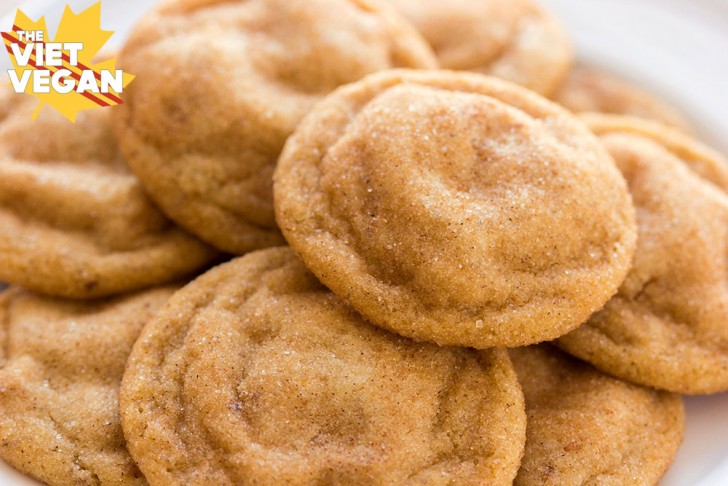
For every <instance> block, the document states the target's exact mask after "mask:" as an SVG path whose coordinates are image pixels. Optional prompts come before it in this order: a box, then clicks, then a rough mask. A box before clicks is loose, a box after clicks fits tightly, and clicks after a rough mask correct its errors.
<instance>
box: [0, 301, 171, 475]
mask: <svg viewBox="0 0 728 486" xmlns="http://www.w3.org/2000/svg"><path fill="white" fill-rule="evenodd" d="M173 292H174V288H172V287H163V288H157V289H152V290H146V291H143V292H139V293H136V294H131V295H127V296H124V297H117V298H114V299H105V300H95V301H93V302H78V301H68V300H63V299H58V298H49V297H41V296H38V295H35V294H32V293H30V292H27V291H24V290H20V289H18V288H10V289H8V290H6V291H4V292H3V293H2V294H0V323H2V324H1V325H0V338H1V339H2V347H1V348H0V349H2V356H0V358H1V363H2V366H1V367H0V456H1V457H2V458H3V459H4V460H5V461H6V462H7V463H8V464H10V465H11V466H13V467H14V468H16V469H18V470H20V471H22V472H23V473H25V474H28V475H30V476H33V477H34V478H36V479H39V480H41V481H43V482H44V483H46V484H50V485H64V486H65V485H69V486H70V485H79V484H84V485H86V484H88V485H91V484H117V485H136V486H143V485H145V484H147V482H146V481H145V479H144V476H142V474H141V472H140V471H139V469H138V468H137V466H136V464H135V463H134V461H132V459H131V457H130V456H129V453H128V452H127V451H126V447H125V441H124V436H123V433H122V430H121V423H120V419H119V399H118V395H119V385H120V383H121V376H122V373H123V371H124V365H125V363H126V359H127V357H128V356H129V353H130V351H131V347H132V345H133V344H134V341H135V340H136V338H137V337H138V336H139V333H140V332H141V329H142V326H144V324H145V323H146V322H147V321H148V320H149V319H150V318H151V317H152V315H153V314H154V313H155V312H156V311H157V310H158V309H159V308H160V307H161V306H162V304H164V302H165V301H166V300H167V299H168V298H169V296H170V295H172V293H173Z"/></svg>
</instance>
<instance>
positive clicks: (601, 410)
mask: <svg viewBox="0 0 728 486" xmlns="http://www.w3.org/2000/svg"><path fill="white" fill-rule="evenodd" d="M509 354H510V356H511V359H512V360H513V365H514V367H515V368H516V372H517V373H518V379H519V381H520V383H521V387H522V388H523V393H524V395H525V397H526V413H527V414H528V431H527V439H526V452H525V453H524V456H523V461H522V463H521V469H520V470H519V471H518V477H517V478H516V480H515V483H514V484H516V485H517V486H526V485H539V486H541V485H549V486H564V485H581V484H603V485H621V484H645V485H647V484H657V483H658V481H659V479H660V478H661V477H662V476H663V475H664V474H665V472H666V471H667V469H668V467H669V466H670V464H672V462H673V460H674V458H675V454H676V453H677V449H678V447H679V446H680V443H681V442H682V438H683V432H684V430H685V410H684V407H683V402H682V398H681V397H680V396H679V395H675V394H673V393H668V392H664V391H656V390H653V389H650V388H645V387H641V386H638V385H633V384H631V383H627V382H624V381H621V380H618V379H616V378H613V377H611V376H609V375H605V374H604V373H601V372H600V371H598V370H596V369H594V368H593V367H591V366H590V365H588V364H587V363H584V362H581V361H578V360H576V359H574V358H572V357H570V356H568V355H566V354H564V353H562V352H561V351H559V350H558V349H556V348H555V347H553V346H550V345H540V346H531V347H527V348H518V349H511V350H509Z"/></svg>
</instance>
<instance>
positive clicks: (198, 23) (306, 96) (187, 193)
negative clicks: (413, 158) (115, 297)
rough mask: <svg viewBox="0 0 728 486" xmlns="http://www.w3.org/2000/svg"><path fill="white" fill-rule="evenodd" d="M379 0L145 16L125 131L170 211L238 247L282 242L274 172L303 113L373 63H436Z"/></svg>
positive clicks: (279, 0)
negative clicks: (274, 196) (274, 198)
mask: <svg viewBox="0 0 728 486" xmlns="http://www.w3.org/2000/svg"><path fill="white" fill-rule="evenodd" d="M377 1H378V0H246V1H242V0H237V1H224V0H184V1H183V0H177V1H168V2H165V3H163V4H162V5H161V6H160V7H159V8H158V9H157V10H156V11H153V12H151V13H150V14H148V15H146V16H145V17H144V18H143V19H142V20H141V22H140V23H139V24H138V25H137V27H136V29H135V30H134V31H133V32H132V34H131V35H130V37H129V39H128V41H127V43H126V45H125V46H124V49H123V52H122V54H121V57H120V63H121V64H122V65H123V66H124V69H125V70H127V71H129V72H131V73H134V74H135V75H136V79H135V80H134V82H133V83H132V84H131V85H130V86H129V88H127V90H126V92H125V93H124V101H125V105H124V107H122V108H121V109H120V111H119V113H118V114H119V116H118V118H117V124H116V125H117V133H118V138H119V143H120V145H121V148H122V150H123V152H124V153H125V155H126V156H127V158H128V159H129V164H130V165H131V167H132V169H133V170H134V172H135V173H136V174H137V175H138V176H139V177H140V179H141V180H142V182H143V183H144V185H145V187H146V188H147V190H148V191H149V193H150V194H151V196H152V197H153V198H154V199H155V201H157V203H158V204H159V205H160V206H161V207H162V209H163V210H164V211H165V212H166V213H167V214H168V215H169V216H170V217H171V218H172V219H174V220H175V221H177V222H178V223H179V224H180V225H182V226H184V227H185V228H187V229H188V230H190V231H192V232H193V233H195V234H197V235H199V236H200V237H201V238H202V239H204V240H206V241H208V242H209V243H210V244H212V245H214V246H216V247H217V248H219V249H221V250H224V251H227V252H229V253H237V254H239V253H244V252H247V251H250V250H254V249H257V248H263V247H267V246H273V245H277V244H280V243H282V242H283V239H282V237H281V235H280V232H279V231H278V229H277V227H276V224H275V220H274V216H273V201H272V174H273V169H274V166H275V162H276V159H277V158H278V155H279V154H280V151H281V148H282V147H283V144H284V142H285V140H286V138H287V137H288V136H289V135H290V133H291V132H292V131H293V129H294V128H295V127H296V125H297V124H298V122H299V120H300V119H301V117H303V115H304V114H305V113H306V112H307V111H308V110H309V109H310V108H311V107H312V106H313V104H314V103H316V102H317V101H318V100H319V99H320V98H322V97H323V96H324V95H326V94H327V93H328V92H330V91H332V90H333V89H334V88H336V87H338V86H339V85H342V84H346V83H348V82H351V81H355V80H357V79H359V78H361V77H362V76H364V75H366V74H369V73H371V72H374V71H379V70H382V69H388V68H393V67H413V68H433V67H435V66H436V60H435V58H434V55H433V54H432V52H431V50H430V49H429V47H428V46H427V43H426V42H425V41H424V39H422V38H421V36H420V35H419V34H418V33H417V32H416V31H415V29H414V28H413V27H412V26H410V25H409V24H408V23H407V22H406V21H405V20H404V19H403V18H401V17H400V16H399V15H398V14H397V13H396V12H395V11H394V9H392V8H391V7H389V6H388V5H382V4H380V3H376V2H377Z"/></svg>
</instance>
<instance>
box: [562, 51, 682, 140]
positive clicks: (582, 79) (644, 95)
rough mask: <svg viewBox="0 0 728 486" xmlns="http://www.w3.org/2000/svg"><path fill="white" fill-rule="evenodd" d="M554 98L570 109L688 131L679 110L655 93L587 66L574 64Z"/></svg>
mask: <svg viewBox="0 0 728 486" xmlns="http://www.w3.org/2000/svg"><path fill="white" fill-rule="evenodd" d="M554 100H555V101H556V102H557V103H559V104H561V105H562V106H564V107H565V108H568V109H569V110H571V111H574V112H577V113H582V112H598V113H606V114H613V115H630V116H637V117H640V118H646V119H649V120H654V121H657V122H661V123H662V124H666V125H670V126H674V127H676V128H679V129H680V130H682V131H684V132H686V133H689V132H692V129H691V128H690V124H689V123H688V122H687V121H686V120H685V118H684V117H683V116H682V114H681V113H680V111H679V110H678V109H677V108H675V107H673V106H671V105H670V104H669V103H668V102H667V101H665V100H662V99H660V98H659V97H657V96H655V95H654V94H652V93H649V92H648V91H646V90H644V89H642V88H640V87H638V86H633V85H632V84H630V83H629V82H627V81H625V80H622V79H619V78H618V77H616V76H613V75H611V74H608V73H606V72H603V71H600V70H598V69H594V68H591V67H587V66H583V65H580V66H575V67H574V68H573V69H572V70H571V71H570V72H569V75H568V76H567V77H566V80H565V81H564V83H563V84H562V85H561V87H560V88H559V90H558V91H557V92H556V94H555V95H554Z"/></svg>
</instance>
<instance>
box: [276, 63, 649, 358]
mask: <svg viewBox="0 0 728 486" xmlns="http://www.w3.org/2000/svg"><path fill="white" fill-rule="evenodd" d="M274 191H275V202H276V212H277V217H278V223H279V224H280V226H281V229H282V230H283V233H284V235H285V237H286V239H287V240H288V242H289V243H290V245H291V246H292V247H293V248H294V249H295V250H296V251H297V252H298V253H299V255H300V256H301V257H302V259H303V261H304V262H305V263H306V265H307V266H308V267H309V268H310V269H311V270H312V271H313V273H314V274H316V276H317V277H318V278H319V279H320V280H321V281H322V282H323V283H324V284H325V285H326V286H327V287H329V288H330V289H331V290H332V291H334V292H335V293H337V294H338V295H339V296H340V297H342V298H344V299H345V300H346V301H347V302H349V303H350V304H351V305H352V306H353V307H355V308H356V309H357V310H358V311H359V312H361V313H362V314H363V315H364V316H365V317H366V318H367V319H369V320H370V321H371V322H373V323H375V324H377V325H380V326H382V327H385V328H387V329H390V330H393V331H395V332H397V333H399V334H402V335H404V336H408V337H412V338H415V339H418V340H424V341H433V342H436V343H438V344H442V345H463V346H471V347H476V348H487V347H491V346H509V347H512V346H518V345H525V344H530V343H535V342H540V341H544V340H549V339H553V338H556V337H557V336H560V335H563V334H565V333H566V332H568V331H570V330H572V329H574V328H575V327H576V326H578V325H579V324H581V323H583V322H584V321H586V320H587V319H588V317H589V316H590V315H591V314H592V313H593V312H594V311H596V310H599V309H601V307H602V306H603V305H604V303H606V302H607V300H609V298H610V297H611V296H612V295H613V294H614V293H615V292H616V290H617V288H618V287H619V285H620V284H621V283H622V280H623V279H624V276H625V275H626V274H627V271H628V269H629V266H630V262H631V259H632V253H633V251H634V247H635V238H636V229H635V223H634V208H633V207H632V203H631V200H630V197H629V194H628V192H627V188H626V184H625V182H624V180H623V178H622V177H621V175H620V174H619V171H618V170H617V168H616V167H615V166H614V163H613V161H612V160H611V159H610V157H609V155H608V154H607V153H606V151H605V150H604V148H603V147H602V146H601V144H599V142H598V140H597V139H596V138H595V137H594V136H593V135H592V134H591V133H590V132H589V130H588V129H587V128H586V127H585V126H584V125H583V124H582V123H580V122H579V121H578V120H576V119H575V118H574V117H573V116H572V115H571V114H569V113H568V112H566V111H565V110H563V109H562V108H560V107H558V106H557V105H555V104H553V103H550V102H548V101H547V100H545V99H543V98H541V97H540V96H538V95H536V94H533V93H531V92H529V91H527V90H525V89H524V88H520V87H518V86H516V85H513V84H511V83H507V82H505V81H501V80H498V79H496V78H491V77H485V76H481V75H477V74H469V73H461V72H458V73H456V72H412V71H391V72H388V73H382V74H376V75H373V76H371V77H368V78H366V79H364V80H362V81H360V82H358V83H355V84H352V85H350V86H348V87H344V88H342V89H340V90H339V91H337V92H335V93H334V94H332V95H331V96H330V97H329V98H328V99H327V100H325V101H324V102H322V103H321V104H319V105H318V106H317V107H316V109H314V110H313V112H312V113H311V114H310V115H309V116H308V117H307V118H306V119H305V120H304V121H303V122H302V124H301V125H300V126H299V128H298V129H297V130H296V132H295V134H294V135H293V136H292V137H291V138H290V139H289V141H288V143H287V145H286V148H285V150H284V152H283V154H282V156H281V159H280V160H279V163H278V168H277V171H276V174H275V188H274Z"/></svg>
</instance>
